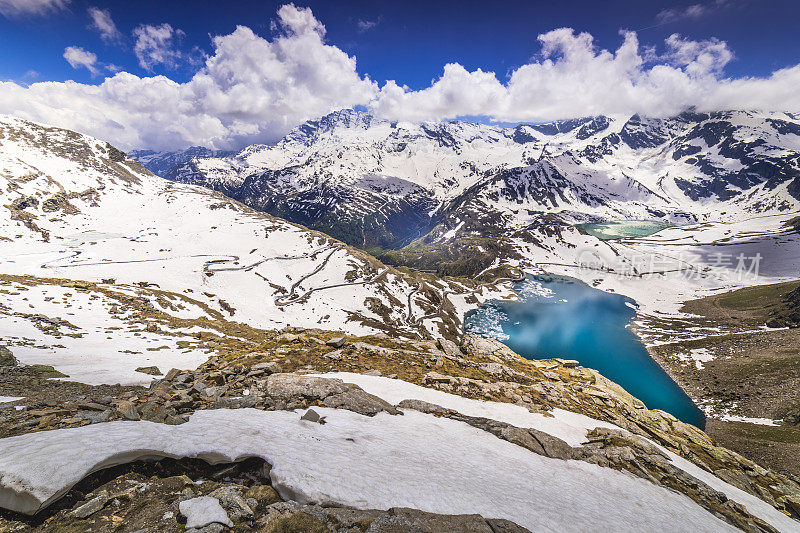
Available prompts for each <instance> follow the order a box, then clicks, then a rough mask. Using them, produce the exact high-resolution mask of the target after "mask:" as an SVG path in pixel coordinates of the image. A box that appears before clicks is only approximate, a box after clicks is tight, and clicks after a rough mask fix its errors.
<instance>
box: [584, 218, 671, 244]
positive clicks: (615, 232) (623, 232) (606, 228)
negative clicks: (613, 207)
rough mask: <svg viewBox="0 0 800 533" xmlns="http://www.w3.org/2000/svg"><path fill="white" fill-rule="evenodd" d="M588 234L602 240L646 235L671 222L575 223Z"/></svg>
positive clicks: (614, 221)
mask: <svg viewBox="0 0 800 533" xmlns="http://www.w3.org/2000/svg"><path fill="white" fill-rule="evenodd" d="M576 226H577V227H579V228H581V229H582V230H584V231H585V232H586V233H588V234H589V235H592V236H594V237H597V238H598V239H602V240H611V239H625V238H631V237H646V236H648V235H652V234H653V233H657V232H659V231H661V230H662V229H664V228H669V227H672V226H673V224H669V223H667V222H659V221H657V220H611V221H608V222H599V223H591V224H576Z"/></svg>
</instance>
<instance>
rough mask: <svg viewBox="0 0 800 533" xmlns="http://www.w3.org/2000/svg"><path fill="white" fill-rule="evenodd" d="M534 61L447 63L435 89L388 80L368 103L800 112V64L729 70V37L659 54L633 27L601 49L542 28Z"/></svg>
mask: <svg viewBox="0 0 800 533" xmlns="http://www.w3.org/2000/svg"><path fill="white" fill-rule="evenodd" d="M539 41H540V43H541V53H540V54H539V55H538V56H537V59H536V60H534V61H531V62H530V63H528V64H526V65H522V66H521V67H519V68H517V69H516V70H514V71H513V72H511V74H510V76H509V78H508V80H507V81H506V82H505V83H502V82H500V81H499V80H498V79H497V77H496V76H495V74H494V73H491V72H488V73H487V72H483V71H481V70H476V71H474V72H469V71H467V70H466V69H465V68H464V67H462V66H461V65H459V64H449V65H447V66H445V69H444V73H443V74H442V76H441V77H440V78H439V79H438V80H436V81H434V82H433V83H432V84H431V86H430V87H427V88H425V89H422V90H419V91H412V90H409V89H407V88H403V87H399V86H398V85H397V84H396V83H394V82H388V83H386V84H385V85H384V86H383V87H382V88H381V91H380V94H379V96H378V97H377V98H376V99H375V100H374V101H373V102H372V103H371V104H370V107H371V108H372V110H373V111H374V112H375V113H377V114H378V115H381V116H384V117H387V118H393V119H401V118H410V119H414V120H425V119H450V118H456V117H459V116H466V115H484V116H488V117H490V118H492V119H495V120H498V121H509V122H523V121H545V120H555V119H562V118H572V117H578V116H589V115H596V114H614V113H621V114H633V113H642V114H646V115H653V116H665V115H670V114H673V113H678V112H680V111H682V110H684V109H686V108H687V107H690V106H695V107H697V108H698V109H701V110H719V109H768V110H779V111H800V93H799V92H798V91H797V90H796V89H794V88H796V87H798V83H800V66H795V67H791V68H787V69H784V70H781V71H778V72H776V73H774V74H773V75H772V76H770V77H769V78H765V79H758V78H741V79H729V78H725V77H724V75H723V69H724V67H725V65H726V64H727V63H728V62H729V61H730V60H731V59H732V58H733V54H732V53H731V51H730V50H729V49H728V47H727V45H726V43H725V42H723V41H719V40H716V39H711V40H706V41H691V40H687V39H683V38H681V37H680V36H678V35H672V36H670V37H669V38H668V39H667V40H666V42H665V48H666V51H665V52H664V53H663V54H661V55H655V54H654V53H653V52H652V50H649V49H645V50H642V49H641V47H640V46H639V43H638V38H637V35H636V34H635V33H634V32H625V33H624V34H623V42H622V44H621V45H620V47H619V48H618V49H617V50H616V51H614V52H610V51H608V50H602V49H598V48H597V47H596V46H595V45H594V41H593V39H592V36H591V35H589V34H587V33H579V34H576V33H575V32H574V31H573V30H571V29H569V28H561V29H557V30H553V31H550V32H548V33H545V34H543V35H540V36H539Z"/></svg>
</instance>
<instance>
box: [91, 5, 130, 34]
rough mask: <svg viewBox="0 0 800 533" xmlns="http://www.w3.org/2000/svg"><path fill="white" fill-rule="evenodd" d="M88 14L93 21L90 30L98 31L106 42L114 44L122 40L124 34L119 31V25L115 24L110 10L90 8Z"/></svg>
mask: <svg viewBox="0 0 800 533" xmlns="http://www.w3.org/2000/svg"><path fill="white" fill-rule="evenodd" d="M88 13H89V17H90V18H91V19H92V24H91V26H90V28H92V29H94V30H96V31H97V32H98V33H99V34H100V37H101V38H102V39H103V40H104V41H108V42H113V41H119V40H120V39H121V38H122V34H121V33H120V31H119V30H118V29H117V25H116V24H114V20H113V19H112V18H111V12H110V11H109V10H108V9H100V8H97V7H90V8H89V9H88Z"/></svg>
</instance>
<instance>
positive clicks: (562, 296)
mask: <svg viewBox="0 0 800 533" xmlns="http://www.w3.org/2000/svg"><path fill="white" fill-rule="evenodd" d="M515 288H516V290H517V292H518V293H519V294H520V300H519V301H496V300H493V301H491V302H487V303H486V304H484V305H483V306H481V307H480V308H479V309H476V310H474V311H471V312H470V313H468V314H467V316H466V318H465V327H466V330H467V331H468V332H469V333H474V334H478V335H482V336H484V337H490V338H494V339H497V340H500V341H502V342H503V343H505V344H506V345H508V346H509V347H510V348H511V349H512V350H514V351H515V352H517V353H519V354H520V355H522V356H523V357H526V358H528V359H547V358H551V357H563V358H565V359H577V360H578V361H580V362H581V365H583V366H585V367H587V368H593V369H595V370H598V371H599V372H600V373H601V374H603V375H604V376H606V377H607V378H609V379H611V380H612V381H615V382H616V383H618V384H619V385H621V386H622V387H624V388H625V390H627V391H628V392H630V393H631V394H633V395H634V396H636V397H637V398H639V399H640V400H642V401H643V402H644V404H645V405H646V406H647V407H649V408H651V409H661V410H663V411H667V412H668V413H671V414H672V415H674V416H675V417H677V418H678V419H680V420H683V421H684V422H688V423H690V424H693V425H695V426H698V427H700V428H703V427H705V418H704V416H703V413H702V411H700V409H699V408H698V407H697V406H696V405H694V403H692V400H691V399H690V398H689V397H688V396H687V395H686V393H684V392H683V390H681V388H680V387H678V385H677V384H676V383H675V382H674V381H672V379H671V378H670V377H669V376H668V375H667V373H666V372H664V370H663V369H662V368H661V367H660V366H658V364H656V362H655V361H653V359H652V358H651V357H650V355H649V354H648V353H647V349H646V348H645V347H644V345H643V344H642V342H641V341H640V340H639V338H638V337H636V335H634V334H633V332H632V331H631V330H630V329H629V327H628V325H629V324H630V322H631V320H632V319H633V318H634V316H635V314H636V312H635V308H634V305H633V300H631V299H630V298H626V297H625V296H621V295H619V294H611V293H607V292H603V291H600V290H597V289H594V288H592V287H589V286H588V285H586V284H585V283H582V282H580V281H578V280H575V279H572V278H567V277H563V276H528V277H527V278H526V279H525V280H524V281H522V282H520V283H518V284H517V285H516V287H515Z"/></svg>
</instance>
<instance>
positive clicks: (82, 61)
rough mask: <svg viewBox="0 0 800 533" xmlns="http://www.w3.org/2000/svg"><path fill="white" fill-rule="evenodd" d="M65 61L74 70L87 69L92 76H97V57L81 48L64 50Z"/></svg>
mask: <svg viewBox="0 0 800 533" xmlns="http://www.w3.org/2000/svg"><path fill="white" fill-rule="evenodd" d="M64 59H66V60H67V63H69V65H70V66H71V67H72V68H74V69H78V68H81V67H83V68H85V69H87V70H88V71H89V72H91V73H92V75H93V76H94V75H96V74H97V72H98V71H97V56H96V55H95V54H93V53H92V52H89V51H87V50H84V49H83V48H81V47H79V46H68V47H66V48H65V49H64Z"/></svg>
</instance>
